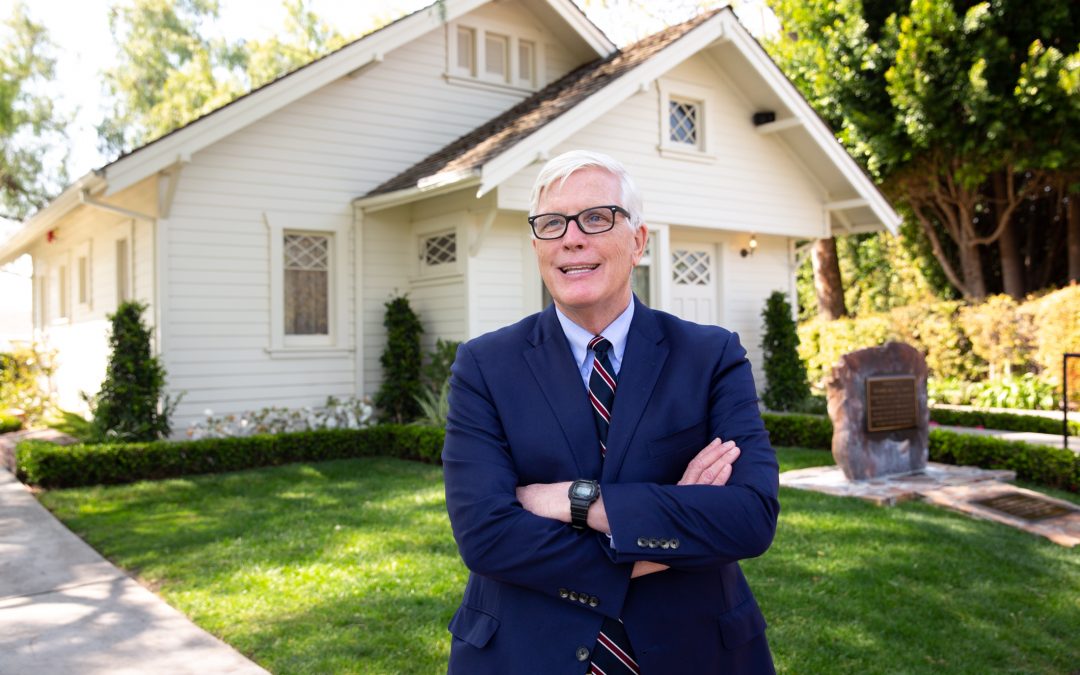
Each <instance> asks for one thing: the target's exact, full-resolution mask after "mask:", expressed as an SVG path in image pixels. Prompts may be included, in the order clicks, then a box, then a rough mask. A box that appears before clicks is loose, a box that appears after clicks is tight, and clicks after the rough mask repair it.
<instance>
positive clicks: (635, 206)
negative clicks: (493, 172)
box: [529, 150, 642, 229]
mask: <svg viewBox="0 0 1080 675" xmlns="http://www.w3.org/2000/svg"><path fill="white" fill-rule="evenodd" d="M591 167H596V168H599V169H603V170H604V171H607V172H608V173H610V174H611V175H612V176H615V178H617V179H618V180H619V191H620V192H621V193H622V204H616V206H621V207H623V208H624V209H626V211H627V212H628V213H629V214H630V217H629V218H627V219H626V222H627V224H628V225H629V226H630V228H631V229H634V228H636V227H638V226H639V225H641V223H642V214H641V211H642V202H641V192H639V191H638V189H637V185H635V184H634V180H633V179H632V178H630V172H629V171H627V170H626V167H625V166H623V164H622V162H620V161H619V160H617V159H615V158H614V157H610V156H608V155H605V154H603V153H600V152H593V151H591V150H571V151H569V152H564V153H563V154H561V155H559V156H558V157H552V158H551V159H550V160H548V163H547V164H545V165H544V168H542V169H540V174H539V175H537V177H536V182H535V183H533V188H532V193H530V195H529V215H530V216H534V215H536V210H537V208H539V204H540V196H541V194H542V193H543V192H544V190H546V189H548V188H549V187H551V186H552V185H554V184H555V183H556V182H558V183H559V186H560V187H561V186H562V184H563V183H565V182H566V179H567V178H569V177H570V175H571V174H572V173H574V172H575V171H579V170H581V169H588V168H591ZM597 206H601V205H600V204H597Z"/></svg>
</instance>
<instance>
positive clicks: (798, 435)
mask: <svg viewBox="0 0 1080 675" xmlns="http://www.w3.org/2000/svg"><path fill="white" fill-rule="evenodd" d="M762 417H763V418H764V420H765V427H766V428H767V429H768V430H769V435H770V437H771V439H772V443H773V445H779V446H797V447H803V448H816V449H820V450H825V451H828V450H831V448H832V423H831V422H830V420H829V418H828V417H822V416H818V415H793V414H775V413H765V414H764V415H762ZM442 445H443V430H442V429H439V428H435V427H422V426H410V425H400V424H380V425H377V426H374V427H368V428H365V429H355V430H354V429H333V430H321V431H304V432H300V433H292V434H278V435H273V436H271V435H267V436H248V437H241V438H213V439H202V440H198V441H175V442H170V441H152V442H148V443H113V444H100V445H68V446H59V445H56V444H54V443H48V442H45V441H33V440H29V441H23V442H21V443H19V445H18V448H17V449H16V462H17V473H18V476H19V478H20V479H21V480H23V481H24V482H26V483H30V484H33V485H40V486H42V487H46V488H61V487H77V486H82V485H96V484H105V483H130V482H133V481H137V480H154V479H161V478H174V477H177V476H185V475H190V474H200V473H218V472H223V471H238V470H241V469H251V468H256V467H261V466H274V465H277V464H286V463H289V462H317V461H323V460H328V459H343V458H348V457H365V456H373V455H378V456H385V457H400V458H402V459H411V460H417V461H422V462H430V463H437V462H438V461H439V456H440V454H441V452H442ZM930 460H931V461H934V462H941V463H944V464H965V465H974V466H980V467H983V468H986V469H1011V470H1013V471H1015V472H1016V475H1017V477H1018V478H1020V479H1022V480H1027V481H1032V482H1035V483H1040V484H1042V485H1047V486H1049V487H1057V488H1063V489H1066V490H1072V491H1073V492H1077V491H1080V455H1076V454H1074V453H1073V452H1072V451H1071V450H1065V449H1062V448H1054V447H1049V446H1043V445H1032V444H1030V443H1018V442H1013V441H1005V440H1002V439H999V438H993V437H988V436H977V435H973V434H963V433H954V432H949V431H944V430H941V429H932V430H931V431H930Z"/></svg>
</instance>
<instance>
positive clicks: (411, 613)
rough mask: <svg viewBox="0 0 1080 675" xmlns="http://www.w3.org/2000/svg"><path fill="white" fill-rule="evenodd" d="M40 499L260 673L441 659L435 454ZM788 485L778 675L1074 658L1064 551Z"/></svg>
mask: <svg viewBox="0 0 1080 675" xmlns="http://www.w3.org/2000/svg"><path fill="white" fill-rule="evenodd" d="M780 458H781V465H782V466H781V468H782V470H787V469H792V468H799V467H803V466H813V465H816V464H823V463H831V457H830V456H829V454H828V453H825V452H821V451H818V450H801V449H782V450H781V451H780ZM41 499H42V501H43V502H44V503H45V504H46V505H47V506H48V507H49V508H50V509H52V510H53V511H54V512H55V513H56V514H57V515H58V516H59V517H60V518H61V519H62V520H64V521H65V522H66V523H67V524H68V525H69V527H71V528H72V529H73V530H74V531H76V532H78V533H80V534H81V535H82V536H84V537H85V538H86V539H87V540H88V541H89V542H90V543H91V544H93V545H94V546H95V547H96V548H97V549H98V550H100V551H102V552H103V553H104V554H105V555H106V556H108V557H109V558H110V559H112V560H113V561H115V562H117V563H118V564H120V565H122V566H123V567H125V568H127V569H128V570H131V571H133V572H134V573H136V574H137V575H138V576H139V578H141V579H142V580H143V581H144V582H145V583H147V584H149V585H151V586H153V587H154V588H155V589H157V590H158V592H159V593H161V594H162V595H163V596H164V597H165V598H166V599H167V600H168V601H169V602H170V603H171V604H172V605H174V606H175V607H177V608H179V609H180V610H181V611H183V612H184V613H186V614H187V615H188V616H190V617H191V618H192V619H193V620H195V622H196V623H198V624H199V625H201V626H203V627H204V628H206V629H208V630H209V631H211V632H213V633H215V634H216V635H219V636H220V637H222V638H223V639H224V640H226V641H227V642H229V643H230V644H232V645H234V646H235V647H237V648H238V649H240V650H241V651H243V652H244V653H245V654H248V655H249V656H251V657H252V658H254V659H255V660H256V661H257V662H259V663H260V664H261V665H263V666H265V667H266V668H267V669H269V670H270V671H272V672H275V673H347V672H355V673H361V672H362V673H402V672H410V673H413V672H415V673H438V672H445V668H446V666H445V660H446V654H447V650H448V648H449V636H448V633H447V632H446V629H445V626H446V623H447V622H448V621H449V619H450V616H451V614H452V613H453V611H454V609H455V607H456V605H457V602H458V600H459V598H460V595H461V590H462V588H463V586H464V582H465V570H464V568H463V566H462V565H461V563H460V561H459V559H458V557H457V551H456V549H455V546H454V543H453V540H452V538H451V537H450V529H449V524H448V522H447V518H446V513H445V509H444V504H443V495H442V483H441V474H440V471H439V469H438V468H437V467H433V466H427V465H422V464H415V463H410V462H404V461H399V460H392V459H378V458H376V459H358V460H344V461H337V462H325V463H320V464H308V465H291V466H285V467H277V468H271V469H263V470H257V471H249V472H244V473H237V474H226V475H218V476H205V477H198V478H193V479H186V480H171V481H162V482H155V483H140V484H135V485H129V486H119V487H110V488H87V489H78V490H58V491H53V492H47V493H44V494H43V495H42V496H41ZM781 500H782V503H783V513H782V514H781V520H780V527H779V531H778V533H777V537H776V542H775V543H774V545H773V547H772V549H770V551H769V552H768V553H767V554H766V555H765V556H764V557H763V558H761V559H760V560H754V561H748V562H746V563H745V564H744V569H745V570H746V574H747V576H748V577H749V579H750V583H751V585H752V586H753V588H754V590H755V593H756V594H757V596H758V599H759V601H760V602H761V605H762V608H763V610H764V611H765V615H766V618H767V619H768V620H769V623H770V628H769V637H770V641H771V643H772V647H773V651H774V654H775V657H776V661H777V666H778V668H779V669H780V670H781V671H784V672H790V673H824V672H828V673H898V672H904V673H939V672H950V673H990V672H1025V673H1064V672H1070V671H1071V670H1073V669H1075V668H1077V667H1078V665H1080V640H1077V636H1078V635H1080V604H1078V602H1077V598H1080V554H1078V552H1077V551H1070V550H1068V549H1064V548H1061V547H1058V546H1055V545H1053V544H1050V543H1048V542H1045V541H1044V540H1042V539H1039V538H1037V537H1034V536H1031V535H1027V534H1024V533H1022V532H1017V531H1014V530H1011V529H1009V528H1007V527H1004V526H1001V525H997V524H993V523H988V522H980V521H972V520H969V519H967V518H965V517H962V516H958V515H955V514H952V513H949V512H945V511H942V510H938V509H935V508H931V507H928V506H925V505H922V504H904V505H901V506H899V507H895V508H878V507H874V506H870V505H868V504H864V503H862V502H859V501H856V500H848V499H840V498H834V497H828V496H824V495H817V494H811V493H804V492H799V491H795V490H787V489H785V490H783V491H782V494H781ZM405 664H409V665H405Z"/></svg>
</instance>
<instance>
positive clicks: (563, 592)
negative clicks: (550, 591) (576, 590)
mask: <svg viewBox="0 0 1080 675" xmlns="http://www.w3.org/2000/svg"><path fill="white" fill-rule="evenodd" d="M569 595H570V591H568V590H566V589H565V588H560V589H559V597H560V598H563V599H566V598H567V597H568V596H569Z"/></svg>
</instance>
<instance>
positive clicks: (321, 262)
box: [284, 234, 330, 335]
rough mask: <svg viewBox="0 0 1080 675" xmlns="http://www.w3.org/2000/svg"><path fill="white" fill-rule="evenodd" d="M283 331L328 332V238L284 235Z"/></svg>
mask: <svg viewBox="0 0 1080 675" xmlns="http://www.w3.org/2000/svg"><path fill="white" fill-rule="evenodd" d="M284 251H285V279H284V281H285V334H286V335H329V334H330V237H328V236H326V235H318V234H286V235H285V241H284Z"/></svg>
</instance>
